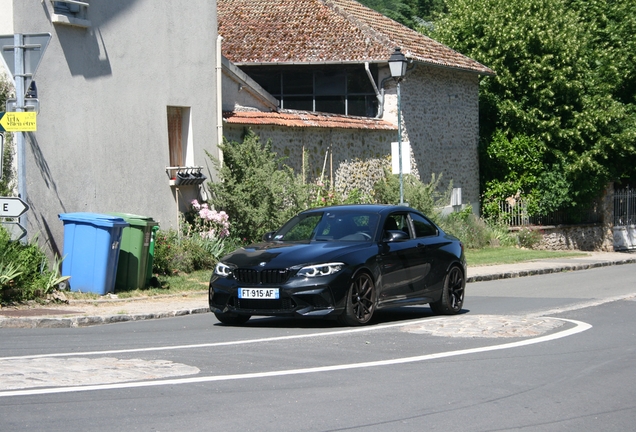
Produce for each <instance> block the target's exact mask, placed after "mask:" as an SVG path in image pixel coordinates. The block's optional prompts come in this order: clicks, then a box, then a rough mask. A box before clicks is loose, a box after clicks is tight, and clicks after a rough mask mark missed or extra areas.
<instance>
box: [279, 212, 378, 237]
mask: <svg viewBox="0 0 636 432" xmlns="http://www.w3.org/2000/svg"><path fill="white" fill-rule="evenodd" d="M378 219H379V217H378V214H377V213H370V212H338V211H325V212H312V213H306V214H300V215H297V216H295V217H294V218H292V219H291V220H290V221H289V222H287V223H286V224H285V225H284V226H283V227H282V228H281V229H280V230H279V231H278V232H277V233H276V236H275V237H274V240H276V241H310V240H316V241H350V242H362V241H371V240H372V239H373V237H374V235H375V231H376V227H377V224H378Z"/></svg>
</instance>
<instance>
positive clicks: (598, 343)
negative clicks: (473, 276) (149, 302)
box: [0, 264, 636, 431]
mask: <svg viewBox="0 0 636 432" xmlns="http://www.w3.org/2000/svg"><path fill="white" fill-rule="evenodd" d="M466 296H467V297H466V302H465V311H464V312H465V313H463V314H461V315H459V316H455V317H436V316H433V315H431V313H430V309H428V307H409V308H402V309H395V310H390V311H386V312H384V313H381V314H379V315H378V316H377V317H376V319H375V320H374V323H373V324H372V325H370V326H367V327H363V328H354V329H351V328H343V327H338V326H336V325H335V324H333V323H329V322H321V321H294V320H285V319H273V318H260V319H259V318H255V319H252V320H250V321H249V322H248V325H246V326H245V327H226V326H222V325H219V324H218V323H217V322H216V320H215V319H214V316H213V315H212V314H200V315H191V316H185V317H177V318H171V319H164V320H152V321H135V322H126V323H120V324H112V325H106V326H95V327H85V328H63V329H52V328H48V329H47V328H39V329H0V430H2V431H5V430H6V431H17V430H37V431H42V430H47V431H58V430H59V431H62V430H63V431H69V430H83V431H89V430H90V431H112V430H126V431H131V430H141V431H177V430H178V431H181V430H188V431H198V430H202V431H203V430H205V431H209V430H224V431H235V430H236V431H298V430H302V431H358V430H359V431H386V430H390V431H420V430H424V429H426V430H442V431H447V430H452V431H499V430H506V431H508V430H540V431H557V430H558V431H564V430H566V431H569V430H572V431H574V430H576V431H598V430H603V431H625V430H633V428H634V424H636V352H635V351H636V337H635V332H636V264H627V265H621V266H615V267H603V268H598V269H591V270H584V271H577V272H568V273H557V274H551V275H544V276H532V277H526V278H517V279H506V280H499V281H492V282H478V283H471V284H469V285H468V287H467V294H466Z"/></svg>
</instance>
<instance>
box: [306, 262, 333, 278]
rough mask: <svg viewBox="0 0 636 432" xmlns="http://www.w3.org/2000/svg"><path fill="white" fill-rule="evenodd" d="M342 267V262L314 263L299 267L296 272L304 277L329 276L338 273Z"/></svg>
mask: <svg viewBox="0 0 636 432" xmlns="http://www.w3.org/2000/svg"><path fill="white" fill-rule="evenodd" d="M343 268H344V263H327V264H316V265H311V266H306V267H303V268H301V269H300V270H299V271H298V273H297V274H298V275H299V276H305V277H318V276H329V275H332V274H335V273H338V272H339V271H340V270H342V269H343Z"/></svg>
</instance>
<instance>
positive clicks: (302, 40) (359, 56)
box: [217, 0, 494, 75]
mask: <svg viewBox="0 0 636 432" xmlns="http://www.w3.org/2000/svg"><path fill="white" fill-rule="evenodd" d="M217 8H218V24H219V34H220V35H221V36H223V38H224V39H223V55H225V56H226V57H227V58H228V59H229V60H230V61H232V62H233V63H236V64H238V65H245V64H277V63H330V62H353V63H360V62H372V63H373V62H377V63H384V62H386V61H387V60H388V58H389V56H390V55H391V53H392V52H393V50H394V48H395V47H396V46H399V47H401V48H402V52H403V53H404V55H406V56H407V58H411V59H413V60H415V61H418V62H422V63H427V64H431V65H436V66H442V67H449V68H455V69H462V70H467V71H471V72H476V73H479V74H485V75H491V74H494V72H493V71H492V70H491V69H489V68H488V67H486V66H484V65H482V64H480V63H478V62H476V61H474V60H472V59H470V58H468V57H466V56H464V55H462V54H460V53H458V52H456V51H453V50H452V49H450V48H448V47H447V46H445V45H442V44H440V43H439V42H437V41H434V40H433V39H431V38H429V37H427V36H424V35H422V34H420V33H418V32H416V31H414V30H411V29H409V28H408V27H405V26H403V25H401V24H399V23H397V22H395V21H393V20H391V19H389V18H387V17H385V16H383V15H382V14H380V13H378V12H375V11H374V10H372V9H369V8H367V7H365V6H363V5H361V4H360V3H358V2H356V1H354V0H217Z"/></svg>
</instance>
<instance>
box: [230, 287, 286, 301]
mask: <svg viewBox="0 0 636 432" xmlns="http://www.w3.org/2000/svg"><path fill="white" fill-rule="evenodd" d="M278 296H279V293H278V288H239V290H238V297H239V298H241V299H277V298H278Z"/></svg>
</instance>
